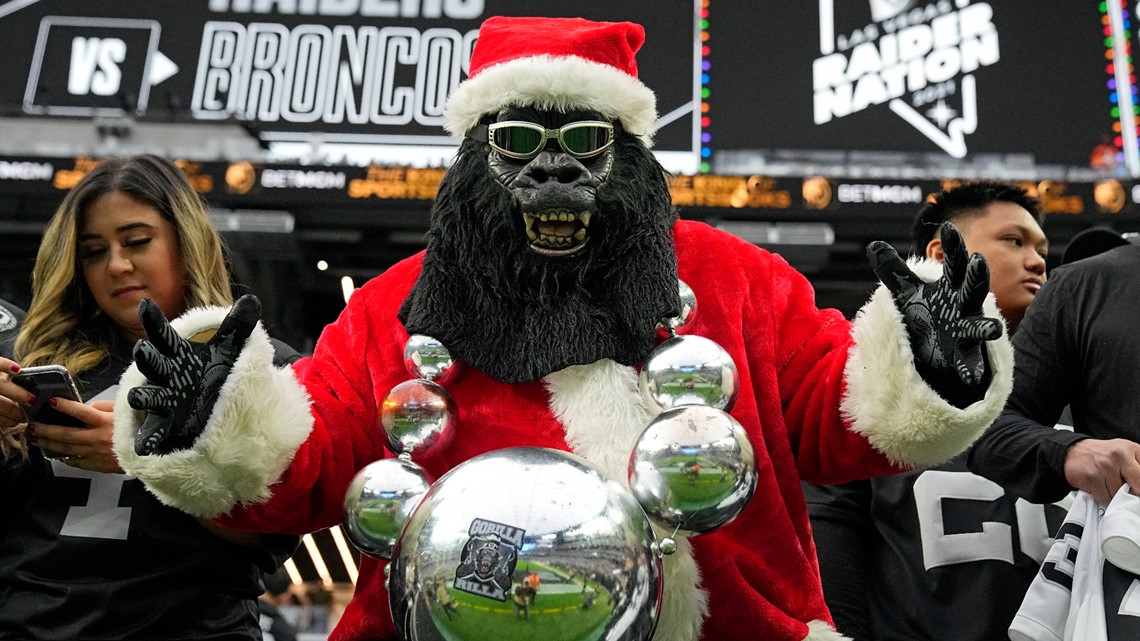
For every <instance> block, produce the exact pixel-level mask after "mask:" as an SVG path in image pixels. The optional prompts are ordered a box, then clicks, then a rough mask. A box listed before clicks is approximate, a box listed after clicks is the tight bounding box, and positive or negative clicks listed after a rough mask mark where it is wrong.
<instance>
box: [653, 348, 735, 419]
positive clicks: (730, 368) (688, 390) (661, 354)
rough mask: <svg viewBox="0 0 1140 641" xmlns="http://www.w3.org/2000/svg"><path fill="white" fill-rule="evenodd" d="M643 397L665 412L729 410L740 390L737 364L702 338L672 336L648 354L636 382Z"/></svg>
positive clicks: (726, 353) (720, 349) (725, 353)
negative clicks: (688, 408)
mask: <svg viewBox="0 0 1140 641" xmlns="http://www.w3.org/2000/svg"><path fill="white" fill-rule="evenodd" d="M638 384H639V386H640V388H641V393H642V395H644V396H645V398H646V400H647V401H649V402H650V403H654V404H656V405H658V406H659V407H662V408H664V409H669V408H671V407H679V406H681V405H708V406H709V407H715V408H716V409H720V410H726V411H727V410H731V409H732V406H733V404H734V403H736V396H737V393H738V391H739V388H740V383H739V379H738V378H737V371H736V363H734V362H733V361H732V357H731V356H729V355H728V352H726V351H725V350H724V348H723V347H721V346H720V345H717V344H716V343H715V342H714V341H711V340H709V339H707V338H704V337H703V336H674V337H673V338H669V339H667V340H665V341H663V342H662V343H661V344H660V345H658V346H657V347H656V348H654V349H653V351H652V352H650V353H649V358H647V359H646V361H645V365H644V366H643V367H642V369H641V375H640V378H639V381H638Z"/></svg>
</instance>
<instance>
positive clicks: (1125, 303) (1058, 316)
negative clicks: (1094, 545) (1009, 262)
mask: <svg viewBox="0 0 1140 641" xmlns="http://www.w3.org/2000/svg"><path fill="white" fill-rule="evenodd" d="M1078 236H1079V238H1078V237H1074V239H1073V243H1072V246H1073V251H1072V252H1069V251H1066V256H1065V258H1066V259H1067V264H1065V265H1063V266H1062V267H1060V268H1058V269H1057V270H1056V271H1055V272H1054V274H1053V278H1052V279H1050V283H1049V286H1048V287H1045V288H1043V289H1042V290H1041V295H1040V296H1039V297H1038V300H1037V302H1036V303H1034V305H1033V307H1032V308H1030V310H1029V313H1028V314H1027V315H1026V318H1025V321H1024V322H1023V323H1022V325H1021V331H1020V332H1018V335H1017V337H1016V338H1015V340H1014V348H1015V352H1016V355H1017V360H1016V370H1015V371H1016V375H1015V381H1014V389H1013V393H1012V395H1011V396H1010V399H1009V403H1008V404H1007V405H1006V408H1005V410H1004V411H1003V412H1002V415H1001V417H1000V418H998V420H997V421H996V422H995V423H994V425H993V426H992V427H991V428H990V429H989V430H988V431H987V432H986V434H985V435H984V436H983V437H982V438H981V439H980V440H979V441H978V443H977V446H976V447H975V448H973V449H971V451H970V452H969V458H968V461H967V463H968V465H969V466H970V469H971V470H973V471H974V472H975V473H977V474H981V475H983V476H985V477H987V478H989V479H991V480H993V481H995V482H996V483H998V484H1000V485H1001V486H1002V487H1004V488H1006V489H1007V490H1009V491H1011V492H1013V493H1014V494H1017V495H1018V496H1022V497H1025V498H1026V499H1028V500H1030V501H1033V502H1046V501H1055V500H1057V499H1058V498H1060V497H1062V496H1064V495H1066V494H1068V493H1069V492H1070V491H1072V490H1074V489H1077V490H1084V491H1085V492H1088V493H1089V494H1091V495H1092V496H1093V498H1095V499H1096V500H1097V501H1098V502H1099V503H1101V504H1107V503H1108V502H1109V501H1110V500H1111V499H1112V497H1113V496H1114V495H1115V494H1116V492H1117V490H1119V489H1120V487H1121V486H1122V485H1123V484H1124V483H1126V482H1127V483H1128V484H1129V485H1130V486H1131V487H1133V488H1136V487H1140V445H1138V444H1137V441H1140V426H1138V423H1137V420H1136V417H1138V416H1140V377H1138V376H1136V375H1135V374H1134V372H1135V371H1136V368H1137V366H1138V365H1140V340H1137V337H1136V327H1137V324H1138V323H1137V322H1138V321H1140V313H1138V312H1137V301H1140V278H1137V274H1138V273H1140V246H1137V245H1136V244H1135V241H1134V240H1133V242H1129V240H1128V239H1125V238H1124V237H1122V236H1120V235H1119V234H1113V233H1111V232H1109V233H1107V234H1106V232H1104V230H1097V231H1092V230H1090V231H1089V232H1088V233H1086V234H1079V235H1078ZM1132 238H1133V239H1134V238H1135V237H1132ZM1105 239H1107V240H1108V245H1112V246H1113V248H1112V249H1108V250H1107V251H1101V252H1100V253H1096V255H1091V256H1089V257H1086V255H1089V254H1093V253H1095V252H1097V251H1098V250H1104V249H1106V247H1107V245H1106V244H1105V243H1104V240H1105ZM1078 258H1080V260H1078ZM1066 405H1068V406H1069V407H1070V409H1071V411H1072V416H1073V427H1074V429H1075V432H1056V431H1054V430H1052V429H1050V428H1049V427H1048V426H1049V425H1051V424H1052V423H1053V422H1055V421H1056V420H1057V417H1058V416H1060V415H1061V412H1062V410H1063V409H1064V408H1065V406H1066Z"/></svg>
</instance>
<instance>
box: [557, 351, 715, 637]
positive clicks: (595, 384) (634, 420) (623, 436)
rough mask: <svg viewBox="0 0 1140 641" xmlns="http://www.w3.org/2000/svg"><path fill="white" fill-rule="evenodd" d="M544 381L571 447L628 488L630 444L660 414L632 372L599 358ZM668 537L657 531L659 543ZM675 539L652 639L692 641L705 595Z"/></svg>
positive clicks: (688, 555)
mask: <svg viewBox="0 0 1140 641" xmlns="http://www.w3.org/2000/svg"><path fill="white" fill-rule="evenodd" d="M545 381H546V389H547V391H548V392H549V393H550V409H551V411H553V412H554V415H555V416H556V417H558V420H559V421H561V422H562V425H563V427H564V428H565V430H566V442H567V443H568V444H569V445H570V448H571V449H572V450H574V452H575V453H576V454H578V455H580V456H582V457H584V458H586V459H588V460H589V461H590V462H591V463H593V464H594V465H596V466H597V467H598V468H599V469H600V470H601V471H602V472H603V473H605V474H607V475H608V476H609V477H610V478H613V479H615V480H617V481H619V482H620V483H621V484H622V485H623V486H626V487H628V476H629V457H630V454H631V453H632V451H633V444H634V442H635V441H636V440H637V437H638V436H640V435H641V432H642V431H644V430H645V427H646V425H648V424H649V421H650V419H652V418H653V417H654V416H655V415H657V414H659V413H660V411H661V410H660V409H659V408H656V409H650V408H649V407H648V406H647V405H646V403H645V400H644V399H643V398H642V396H641V394H640V393H639V391H638V387H637V374H636V373H635V372H634V371H633V368H632V367H628V366H625V365H619V364H618V363H615V362H614V361H611V360H608V359H603V360H600V361H598V362H596V363H592V364H590V365H575V366H572V367H568V368H566V369H564V370H562V371H559V372H555V373H553V374H550V375H548V376H547V377H546V378H545ZM654 529H656V525H655V526H654ZM671 534H672V533H671V532H665V533H664V534H663V533H661V532H660V531H658V532H657V535H658V538H660V537H661V536H667V535H671ZM674 538H675V539H676V541H677V551H676V552H675V553H674V554H671V555H668V556H665V557H663V558H662V564H663V568H664V585H665V589H664V591H663V595H662V600H661V618H660V621H659V623H658V625H657V633H656V634H655V635H654V637H653V639H654V641H696V639H698V638H700V636H701V624H702V622H703V621H704V618H705V616H707V615H708V595H707V594H706V593H705V591H704V589H702V588H701V575H700V571H699V568H697V564H696V561H695V560H694V559H693V551H692V546H691V545H690V544H689V541H688V539H687V538H685V537H684V536H680V535H676V536H674Z"/></svg>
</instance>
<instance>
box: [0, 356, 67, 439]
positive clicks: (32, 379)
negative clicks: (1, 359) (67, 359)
mask: <svg viewBox="0 0 1140 641" xmlns="http://www.w3.org/2000/svg"><path fill="white" fill-rule="evenodd" d="M12 382H13V383H15V384H17V385H19V386H20V387H22V388H24V389H26V390H28V391H29V392H31V393H32V394H34V395H35V397H36V403H35V405H33V406H31V407H24V408H23V409H24V415H25V416H26V417H27V418H28V422H30V423H47V424H51V425H66V426H68V427H83V426H84V424H83V422H82V421H80V420H79V419H77V418H75V417H73V416H68V415H67V414H64V413H63V412H61V411H59V410H57V409H55V408H54V407H52V406H51V405H49V404H48V401H50V400H51V399H52V398H55V397H61V398H67V399H71V400H73V401H79V400H81V399H80V397H79V392H78V391H77V390H76V389H75V383H74V382H73V381H72V380H71V374H69V373H68V371H67V370H66V369H64V368H63V367H61V366H59V365H45V366H42V367H26V368H24V369H22V370H20V373H19V374H16V375H15V376H13V377H12Z"/></svg>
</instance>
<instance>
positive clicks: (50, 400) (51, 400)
mask: <svg viewBox="0 0 1140 641" xmlns="http://www.w3.org/2000/svg"><path fill="white" fill-rule="evenodd" d="M48 405H51V406H52V407H55V406H56V405H59V401H58V400H56V399H54V398H49V399H48Z"/></svg>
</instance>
